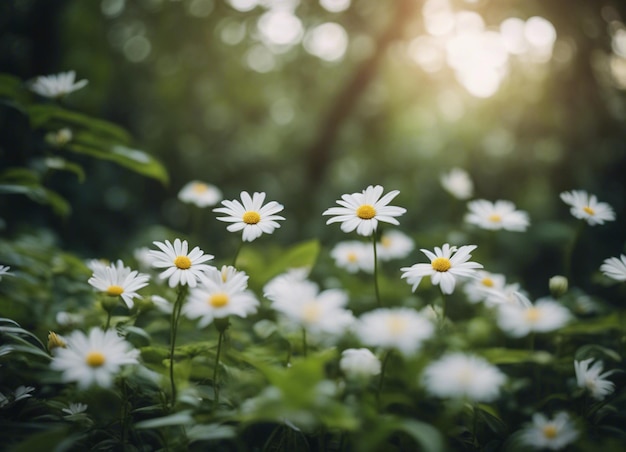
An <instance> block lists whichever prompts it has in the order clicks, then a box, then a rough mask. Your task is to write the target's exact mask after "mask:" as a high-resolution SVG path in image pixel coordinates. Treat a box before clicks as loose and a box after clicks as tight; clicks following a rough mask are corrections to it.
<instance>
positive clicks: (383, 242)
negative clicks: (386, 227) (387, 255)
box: [380, 237, 393, 248]
mask: <svg viewBox="0 0 626 452" xmlns="http://www.w3.org/2000/svg"><path fill="white" fill-rule="evenodd" d="M392 243H393V240H391V239H390V238H389V237H383V238H382V239H380V244H381V245H382V246H383V248H389V247H390V246H391V244H392Z"/></svg>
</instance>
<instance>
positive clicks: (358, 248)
mask: <svg viewBox="0 0 626 452" xmlns="http://www.w3.org/2000/svg"><path fill="white" fill-rule="evenodd" d="M330 255H331V257H332V258H333V259H334V260H335V265H337V267H340V268H343V269H345V270H347V271H348V272H350V273H356V272H358V271H359V270H361V271H364V272H366V273H372V272H373V271H374V250H373V249H372V246H371V245H367V244H366V243H363V242H359V241H357V240H351V241H347V242H340V243H337V244H336V245H335V247H334V248H333V249H332V250H331V251H330Z"/></svg>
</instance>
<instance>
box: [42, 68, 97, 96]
mask: <svg viewBox="0 0 626 452" xmlns="http://www.w3.org/2000/svg"><path fill="white" fill-rule="evenodd" d="M75 78H76V72H74V71H68V72H61V73H59V74H56V75H42V76H39V77H37V78H36V79H35V80H34V81H33V82H32V83H31V84H30V89H31V90H32V91H34V92H36V93H37V94H39V95H40V96H44V97H50V98H56V97H63V96H65V95H67V94H69V93H71V92H74V91H77V90H79V89H81V88H83V87H84V86H86V85H87V83H88V82H87V80H80V81H78V82H75V81H74V80H75Z"/></svg>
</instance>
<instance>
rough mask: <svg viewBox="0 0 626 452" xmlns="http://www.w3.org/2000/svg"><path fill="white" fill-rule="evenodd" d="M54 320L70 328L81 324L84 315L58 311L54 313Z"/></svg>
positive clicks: (83, 320)
mask: <svg viewBox="0 0 626 452" xmlns="http://www.w3.org/2000/svg"><path fill="white" fill-rule="evenodd" d="M56 321H57V323H58V324H59V325H60V326H64V327H67V328H71V327H75V326H77V325H81V324H83V323H84V322H85V316H84V315H83V314H78V313H73V312H67V311H59V312H57V315H56Z"/></svg>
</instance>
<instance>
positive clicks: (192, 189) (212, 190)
mask: <svg viewBox="0 0 626 452" xmlns="http://www.w3.org/2000/svg"><path fill="white" fill-rule="evenodd" d="M178 199H179V200H181V201H182V202H185V203H188V204H195V205H196V206H198V207H207V206H214V205H215V204H217V203H218V202H220V201H221V200H222V192H221V191H220V189H219V188H217V187H216V186H215V185H211V184H206V183H204V182H200V181H197V180H193V181H191V182H188V183H187V184H186V185H185V186H184V187H183V188H182V189H181V190H180V191H179V192H178Z"/></svg>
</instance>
